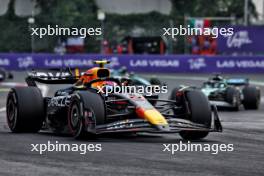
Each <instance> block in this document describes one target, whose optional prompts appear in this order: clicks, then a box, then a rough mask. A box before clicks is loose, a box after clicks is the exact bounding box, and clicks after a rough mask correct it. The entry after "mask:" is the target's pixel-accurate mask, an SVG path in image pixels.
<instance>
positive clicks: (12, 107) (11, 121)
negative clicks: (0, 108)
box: [6, 98, 17, 129]
mask: <svg viewBox="0 0 264 176" xmlns="http://www.w3.org/2000/svg"><path fill="white" fill-rule="evenodd" d="M6 113H7V122H8V125H9V127H10V128H11V129H14V127H15V124H16V122H17V106H16V104H15V102H14V100H13V98H10V99H9V100H8V102H7V110H6Z"/></svg>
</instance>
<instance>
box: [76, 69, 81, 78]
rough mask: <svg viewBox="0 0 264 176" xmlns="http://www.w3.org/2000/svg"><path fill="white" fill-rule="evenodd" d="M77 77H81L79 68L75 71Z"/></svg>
mask: <svg viewBox="0 0 264 176" xmlns="http://www.w3.org/2000/svg"><path fill="white" fill-rule="evenodd" d="M75 76H76V77H78V76H80V70H79V69H78V68H76V69H75Z"/></svg>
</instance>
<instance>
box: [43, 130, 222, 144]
mask: <svg viewBox="0 0 264 176" xmlns="http://www.w3.org/2000/svg"><path fill="white" fill-rule="evenodd" d="M39 135H43V136H47V137H49V136H56V137H61V138H64V139H65V137H66V138H68V139H72V140H74V141H78V142H97V143H98V142H100V143H177V142H180V141H182V142H183V143H188V141H187V140H184V139H182V138H180V136H179V135H178V134H148V133H136V134H135V133H133V134H131V133H108V134H100V135H96V137H95V136H87V137H84V138H82V139H73V138H72V137H71V136H70V135H68V134H53V133H50V132H41V133H39ZM192 142H198V143H220V142H218V141H216V140H209V139H206V138H205V139H202V140H193V141H192Z"/></svg>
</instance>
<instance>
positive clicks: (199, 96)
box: [180, 90, 212, 140]
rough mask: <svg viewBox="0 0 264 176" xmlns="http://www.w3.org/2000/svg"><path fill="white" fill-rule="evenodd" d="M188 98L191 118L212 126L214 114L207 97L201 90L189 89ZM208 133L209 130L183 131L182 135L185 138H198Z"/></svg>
mask: <svg viewBox="0 0 264 176" xmlns="http://www.w3.org/2000/svg"><path fill="white" fill-rule="evenodd" d="M186 99H187V101H188V106H189V110H190V116H189V120H190V121H192V122H194V123H198V124H201V125H204V126H205V127H206V128H210V127H211V121H212V118H211V116H212V114H211V107H210V103H209V101H208V99H207V97H206V96H205V95H204V94H203V93H202V92H201V91H198V90H189V91H186ZM208 133H209V132H208V131H181V132H180V136H181V137H182V138H183V139H185V140H198V139H202V138H205V137H206V136H207V135H208Z"/></svg>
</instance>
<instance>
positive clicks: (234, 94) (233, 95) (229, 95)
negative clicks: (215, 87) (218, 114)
mask: <svg viewBox="0 0 264 176" xmlns="http://www.w3.org/2000/svg"><path fill="white" fill-rule="evenodd" d="M226 101H227V102H228V103H230V104H231V105H232V106H233V107H231V108H230V110H232V111H239V106H240V104H241V99H240V92H239V90H237V89H235V88H233V87H228V88H227V90H226Z"/></svg>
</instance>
